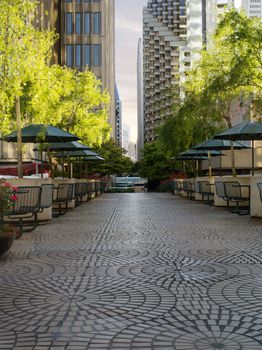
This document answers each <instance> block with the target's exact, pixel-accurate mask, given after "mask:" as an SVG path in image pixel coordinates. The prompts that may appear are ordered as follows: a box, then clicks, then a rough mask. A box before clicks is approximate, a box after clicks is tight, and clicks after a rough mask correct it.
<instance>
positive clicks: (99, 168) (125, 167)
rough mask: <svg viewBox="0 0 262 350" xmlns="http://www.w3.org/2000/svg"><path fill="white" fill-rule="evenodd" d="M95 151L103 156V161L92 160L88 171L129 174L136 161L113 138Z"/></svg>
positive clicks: (104, 173)
mask: <svg viewBox="0 0 262 350" xmlns="http://www.w3.org/2000/svg"><path fill="white" fill-rule="evenodd" d="M95 151H96V152H97V153H98V154H99V155H100V156H101V157H103V158H104V159H105V160H104V161H103V162H99V163H98V162H96V163H94V162H92V163H91V162H90V165H89V169H88V172H89V173H90V174H92V173H100V174H102V175H114V174H116V175H123V174H129V172H130V171H131V169H132V167H133V165H134V163H133V161H132V160H131V159H130V158H129V157H127V156H126V155H125V154H126V150H125V149H124V148H121V147H119V146H118V145H117V144H116V143H115V141H113V140H112V139H111V140H109V141H108V142H105V143H104V144H103V145H102V146H101V147H99V148H97V149H95Z"/></svg>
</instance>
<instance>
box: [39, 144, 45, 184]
mask: <svg viewBox="0 0 262 350" xmlns="http://www.w3.org/2000/svg"><path fill="white" fill-rule="evenodd" d="M39 148H40V162H41V179H43V177H44V175H43V172H44V168H43V150H42V143H40V145H39Z"/></svg>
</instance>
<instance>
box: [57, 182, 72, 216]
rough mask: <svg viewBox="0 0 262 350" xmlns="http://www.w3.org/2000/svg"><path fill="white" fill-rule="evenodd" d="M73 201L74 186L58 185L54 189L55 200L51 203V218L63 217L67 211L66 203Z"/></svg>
mask: <svg viewBox="0 0 262 350" xmlns="http://www.w3.org/2000/svg"><path fill="white" fill-rule="evenodd" d="M73 199H74V184H59V185H58V186H57V188H56V198H55V199H54V201H53V214H52V215H53V217H58V216H60V215H64V214H65V213H66V212H67V210H68V203H69V202H71V201H72V200H73ZM54 206H57V208H56V207H54Z"/></svg>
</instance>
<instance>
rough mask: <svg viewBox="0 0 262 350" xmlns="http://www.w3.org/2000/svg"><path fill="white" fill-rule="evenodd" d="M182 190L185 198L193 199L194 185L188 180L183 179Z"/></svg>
mask: <svg viewBox="0 0 262 350" xmlns="http://www.w3.org/2000/svg"><path fill="white" fill-rule="evenodd" d="M182 191H183V192H185V193H186V196H187V198H190V199H192V200H193V199H194V194H195V190H194V186H193V184H192V183H191V182H190V181H183V185H182Z"/></svg>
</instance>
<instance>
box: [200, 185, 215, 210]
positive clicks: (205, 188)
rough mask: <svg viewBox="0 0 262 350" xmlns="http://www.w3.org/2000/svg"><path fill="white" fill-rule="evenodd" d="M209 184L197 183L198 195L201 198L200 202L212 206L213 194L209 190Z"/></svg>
mask: <svg viewBox="0 0 262 350" xmlns="http://www.w3.org/2000/svg"><path fill="white" fill-rule="evenodd" d="M211 186H212V185H211V183H210V182H208V181H199V193H200V194H201V196H202V201H203V202H205V203H207V204H209V205H213V204H214V193H213V192H212V190H211Z"/></svg>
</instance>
